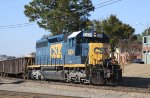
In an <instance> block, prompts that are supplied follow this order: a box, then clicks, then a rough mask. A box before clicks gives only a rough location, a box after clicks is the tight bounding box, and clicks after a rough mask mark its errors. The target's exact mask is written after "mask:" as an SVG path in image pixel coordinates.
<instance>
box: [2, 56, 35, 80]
mask: <svg viewBox="0 0 150 98" xmlns="http://www.w3.org/2000/svg"><path fill="white" fill-rule="evenodd" d="M34 62H35V58H34V57H21V58H14V59H8V60H3V61H0V75H1V76H8V75H9V76H16V77H22V78H25V77H27V76H26V73H27V66H29V65H33V64H34Z"/></svg>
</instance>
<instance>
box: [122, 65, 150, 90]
mask: <svg viewBox="0 0 150 98" xmlns="http://www.w3.org/2000/svg"><path fill="white" fill-rule="evenodd" d="M123 77H124V86H127V87H136V88H148V89H150V64H129V65H124V67H123Z"/></svg>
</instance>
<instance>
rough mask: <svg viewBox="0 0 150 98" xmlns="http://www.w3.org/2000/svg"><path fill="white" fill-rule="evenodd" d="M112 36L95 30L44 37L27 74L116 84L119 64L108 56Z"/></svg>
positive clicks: (43, 77)
mask: <svg viewBox="0 0 150 98" xmlns="http://www.w3.org/2000/svg"><path fill="white" fill-rule="evenodd" d="M109 55H110V44H109V38H108V37H107V36H106V35H105V34H104V33H97V32H96V31H77V32H73V33H70V34H61V35H56V36H49V37H44V38H42V39H40V40H38V41H37V42H36V56H35V63H34V64H32V65H26V67H25V71H24V73H23V74H24V76H26V77H27V78H32V79H44V80H60V81H66V82H76V83H91V84H95V85H114V84H117V83H118V82H119V81H120V80H121V79H122V70H121V68H120V66H119V65H118V64H117V63H116V62H114V60H112V59H110V58H109Z"/></svg>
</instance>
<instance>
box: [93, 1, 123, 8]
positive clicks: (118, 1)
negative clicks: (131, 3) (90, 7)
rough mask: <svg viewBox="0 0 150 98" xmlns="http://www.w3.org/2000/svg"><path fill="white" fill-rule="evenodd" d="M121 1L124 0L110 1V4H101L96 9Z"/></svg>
mask: <svg viewBox="0 0 150 98" xmlns="http://www.w3.org/2000/svg"><path fill="white" fill-rule="evenodd" d="M111 1H112V0H111ZM120 1H122V0H117V1H113V2H111V3H108V4H104V5H101V6H99V7H96V8H95V9H98V8H102V7H105V6H108V5H111V4H114V3H118V2H120Z"/></svg>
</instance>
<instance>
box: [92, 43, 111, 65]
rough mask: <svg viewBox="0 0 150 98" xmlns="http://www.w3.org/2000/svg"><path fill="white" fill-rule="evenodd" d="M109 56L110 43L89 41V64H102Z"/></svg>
mask: <svg viewBox="0 0 150 98" xmlns="http://www.w3.org/2000/svg"><path fill="white" fill-rule="evenodd" d="M108 57H109V45H107V44H104V43H89V64H93V65H95V64H100V63H101V62H102V61H103V60H105V59H107V58H108Z"/></svg>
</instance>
